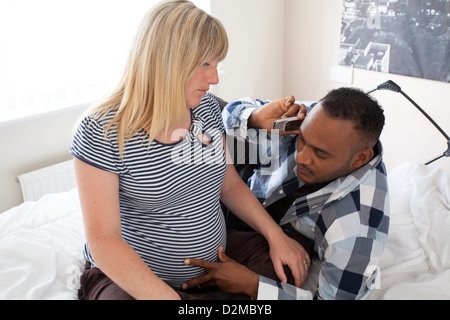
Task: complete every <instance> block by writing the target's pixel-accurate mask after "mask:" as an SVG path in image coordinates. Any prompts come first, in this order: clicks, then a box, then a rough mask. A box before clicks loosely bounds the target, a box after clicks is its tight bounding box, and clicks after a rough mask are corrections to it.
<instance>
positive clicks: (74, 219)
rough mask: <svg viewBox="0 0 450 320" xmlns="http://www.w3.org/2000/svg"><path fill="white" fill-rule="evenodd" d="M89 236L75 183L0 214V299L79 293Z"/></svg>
mask: <svg viewBox="0 0 450 320" xmlns="http://www.w3.org/2000/svg"><path fill="white" fill-rule="evenodd" d="M84 242H85V236H84V230H83V223H82V217H81V209H80V204H79V200H78V193H77V190H76V189H73V190H71V191H70V192H64V193H59V194H49V195H46V196H44V197H43V198H41V199H40V200H39V201H37V202H25V203H24V204H22V205H20V206H18V207H15V208H13V209H11V210H8V211H7V212H5V213H3V214H1V215H0V300H1V299H3V300H6V299H7V300H16V299H17V300H25V299H26V300H53V299H58V300H73V299H77V290H76V289H77V288H78V287H79V276H80V274H81V271H82V268H83V267H84V262H83V254H82V250H83V245H84Z"/></svg>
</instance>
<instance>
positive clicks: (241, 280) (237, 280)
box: [182, 247, 259, 299]
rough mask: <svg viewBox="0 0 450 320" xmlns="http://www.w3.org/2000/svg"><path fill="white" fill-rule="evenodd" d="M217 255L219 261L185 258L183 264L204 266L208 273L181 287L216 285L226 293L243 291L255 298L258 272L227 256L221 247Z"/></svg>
mask: <svg viewBox="0 0 450 320" xmlns="http://www.w3.org/2000/svg"><path fill="white" fill-rule="evenodd" d="M218 256H219V260H220V262H209V261H206V260H201V259H186V260H185V261H184V264H185V265H189V266H194V267H200V268H204V269H206V270H207V271H208V273H207V274H205V275H201V276H198V277H196V278H194V279H191V280H189V281H187V282H186V283H184V284H183V286H182V288H183V289H188V288H192V287H195V286H197V287H199V288H206V287H213V286H216V287H218V288H219V289H221V290H223V291H225V292H227V293H231V294H238V293H244V294H246V295H248V296H250V297H251V298H253V299H256V298H257V296H258V286H259V276H258V274H256V273H255V272H253V271H251V270H250V269H248V268H247V267H245V266H244V265H242V264H240V263H238V262H236V261H234V260H233V259H231V258H230V257H228V256H227V255H226V254H225V252H224V250H223V248H222V247H220V248H219V253H218Z"/></svg>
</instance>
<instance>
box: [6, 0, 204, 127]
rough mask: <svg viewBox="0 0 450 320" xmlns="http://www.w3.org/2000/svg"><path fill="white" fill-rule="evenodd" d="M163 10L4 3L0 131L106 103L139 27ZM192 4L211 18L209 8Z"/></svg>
mask: <svg viewBox="0 0 450 320" xmlns="http://www.w3.org/2000/svg"><path fill="white" fill-rule="evenodd" d="M158 2H159V0H133V1H128V0H2V1H0V123H4V122H8V121H12V120H15V119H19V118H22V117H28V116H32V115H36V114H41V113H45V112H52V111H54V110H60V109H62V108H68V107H73V106H78V105H81V104H86V103H91V102H93V101H96V100H98V99H100V98H102V97H103V96H104V95H106V94H107V93H108V92H109V91H110V90H111V89H113V87H114V86H115V85H116V83H117V82H118V80H119V77H120V76H121V73H122V69H123V66H124V65H125V62H126V61H125V60H126V58H127V54H128V52H129V48H130V45H131V41H132V40H133V37H134V35H135V33H136V30H137V27H138V25H139V23H140V22H141V20H142V18H143V17H144V15H145V14H146V13H147V11H148V10H149V9H150V8H151V7H152V6H153V5H154V4H156V3H158ZM192 2H194V3H195V4H196V5H197V6H199V7H201V8H203V9H204V10H206V11H208V12H209V11H210V0H197V1H192Z"/></svg>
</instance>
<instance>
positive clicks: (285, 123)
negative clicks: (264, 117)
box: [273, 117, 303, 133]
mask: <svg viewBox="0 0 450 320" xmlns="http://www.w3.org/2000/svg"><path fill="white" fill-rule="evenodd" d="M302 121H303V120H300V119H299V118H297V117H292V118H286V119H280V120H276V121H275V122H274V124H273V129H274V130H278V131H279V133H283V132H288V131H295V130H298V128H300V125H301V124H302Z"/></svg>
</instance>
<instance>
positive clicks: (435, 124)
mask: <svg viewBox="0 0 450 320" xmlns="http://www.w3.org/2000/svg"><path fill="white" fill-rule="evenodd" d="M399 92H400V93H401V94H402V95H403V96H404V97H405V98H406V99H408V101H409V102H411V103H412V104H413V105H414V106H415V107H416V108H417V109H418V110H419V111H420V112H421V113H422V114H423V115H424V116H425V117H426V118H427V119H428V120H429V121H430V122H431V123H432V124H433V125H434V126H435V127H436V129H438V130H439V132H440V133H441V134H442V135H443V136H444V137H445V138H446V139H447V141H449V143H450V137H449V136H448V135H447V134H446V133H445V131H444V130H442V129H441V127H439V126H438V124H437V123H436V121H434V120H433V119H432V118H431V117H430V116H429V115H428V114H427V113H426V112H425V111H424V110H423V109H422V108H421V107H420V106H419V105H418V104H417V103H416V102H415V101H414V100H413V99H411V98H410V97H409V96H408V95H407V94H406V93H404V92H403V91H402V90H400V91H399Z"/></svg>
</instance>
